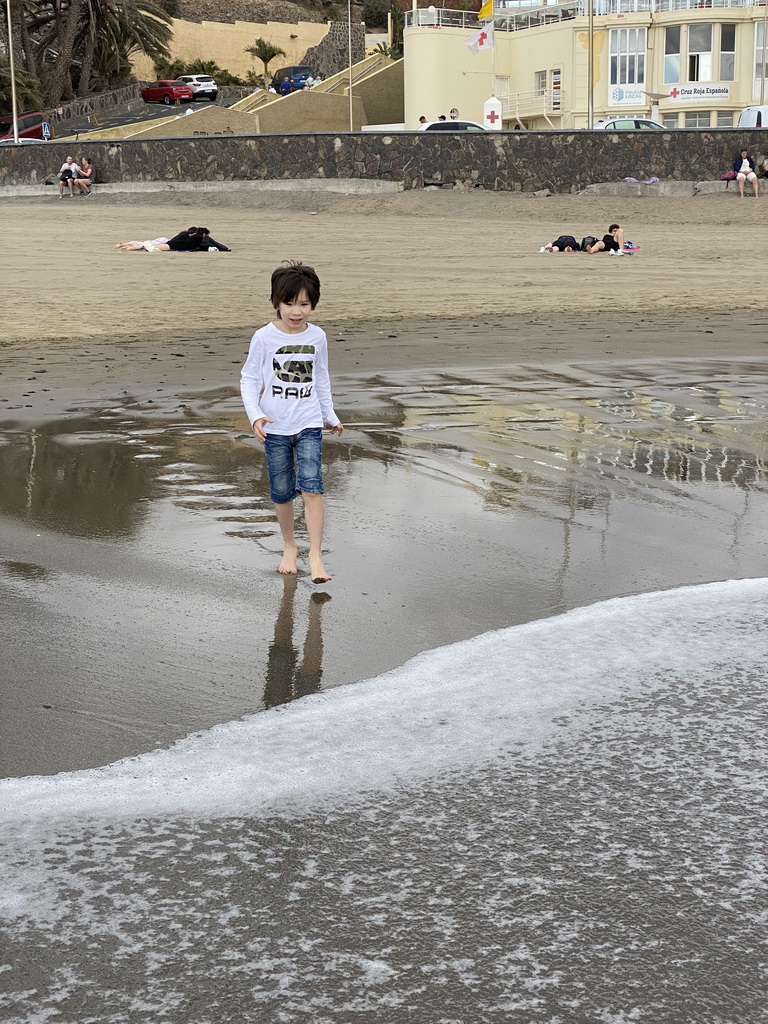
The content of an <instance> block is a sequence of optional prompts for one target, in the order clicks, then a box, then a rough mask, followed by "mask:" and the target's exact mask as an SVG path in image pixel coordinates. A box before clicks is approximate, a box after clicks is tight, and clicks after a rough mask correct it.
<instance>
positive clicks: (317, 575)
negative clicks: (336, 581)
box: [309, 555, 332, 583]
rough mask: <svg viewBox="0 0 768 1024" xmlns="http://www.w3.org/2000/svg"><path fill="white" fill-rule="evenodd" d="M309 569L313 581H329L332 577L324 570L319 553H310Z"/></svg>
mask: <svg viewBox="0 0 768 1024" xmlns="http://www.w3.org/2000/svg"><path fill="white" fill-rule="evenodd" d="M309 571H310V574H311V576H312V582H313V583H330V582H331V579H332V577H331V576H329V575H328V573H327V572H326V571H325V566H324V565H323V560H322V558H321V557H320V555H312V556H310V559H309Z"/></svg>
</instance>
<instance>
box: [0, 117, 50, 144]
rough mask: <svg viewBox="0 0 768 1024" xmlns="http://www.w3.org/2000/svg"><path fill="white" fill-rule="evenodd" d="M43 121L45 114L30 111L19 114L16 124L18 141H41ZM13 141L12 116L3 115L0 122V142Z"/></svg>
mask: <svg viewBox="0 0 768 1024" xmlns="http://www.w3.org/2000/svg"><path fill="white" fill-rule="evenodd" d="M43 121H45V114H42V113H41V112H40V111H39V110H38V111H30V112H28V113H26V114H19V116H18V117H17V118H16V123H17V125H18V129H19V138H20V139H42V137H43ZM4 139H11V140H12V139H13V116H12V115H11V114H7V115H5V116H4V117H3V118H2V119H1V120H0V140H4Z"/></svg>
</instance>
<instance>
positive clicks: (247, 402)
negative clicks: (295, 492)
mask: <svg viewBox="0 0 768 1024" xmlns="http://www.w3.org/2000/svg"><path fill="white" fill-rule="evenodd" d="M240 393H241V395H242V396H243V405H244V406H245V411H246V412H247V413H248V422H249V423H250V424H251V426H253V422H254V420H258V419H261V418H262V417H263V416H266V417H267V419H270V420H272V423H266V424H265V425H264V429H265V430H266V432H267V433H268V434H298V433H299V432H300V431H302V430H306V429H307V427H320V428H322V427H323V425H324V424H326V423H327V424H328V426H330V427H335V426H337V425H338V423H339V422H340V420H339V417H338V416H337V415H336V413H335V412H334V409H333V399H332V397H331V379H330V377H329V375H328V339H327V338H326V336H325V331H322V330H321V329H320V328H319V327H316V326H315V324H311V323H308V324H307V329H306V330H305V331H301V332H300V333H299V334H286V333H285V331H281V330H280V329H279V328H277V327H276V326H275V325H274V324H273V323H269V324H267V325H266V327H262V328H260V329H259V330H258V331H256V333H255V334H254V336H253V337H252V338H251V347H250V349H249V350H248V358H247V359H246V361H245V365H244V366H243V370H242V373H241V375H240Z"/></svg>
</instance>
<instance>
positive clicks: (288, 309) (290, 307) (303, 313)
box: [277, 288, 312, 334]
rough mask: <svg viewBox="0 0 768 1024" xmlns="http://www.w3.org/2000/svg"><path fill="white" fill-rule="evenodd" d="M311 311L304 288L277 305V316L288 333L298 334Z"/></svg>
mask: <svg viewBox="0 0 768 1024" xmlns="http://www.w3.org/2000/svg"><path fill="white" fill-rule="evenodd" d="M311 312H312V303H311V302H310V301H309V296H308V295H307V292H306V289H304V288H302V290H301V291H300V292H299V294H298V295H297V296H295V298H293V299H291V300H290V301H289V302H281V303H280V304H279V305H278V307H277V316H278V319H279V320H280V324H281V326H282V328H283V330H284V331H287V332H288V334H299V333H300V332H301V331H303V330H304V329H305V328H306V325H307V320H309V317H310V314H311Z"/></svg>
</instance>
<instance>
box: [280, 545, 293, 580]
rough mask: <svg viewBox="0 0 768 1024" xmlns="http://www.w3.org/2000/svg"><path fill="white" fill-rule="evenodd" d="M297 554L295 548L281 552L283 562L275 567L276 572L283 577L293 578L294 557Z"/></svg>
mask: <svg viewBox="0 0 768 1024" xmlns="http://www.w3.org/2000/svg"><path fill="white" fill-rule="evenodd" d="M297 555H298V552H297V550H296V548H295V547H292V548H286V549H285V550H284V551H283V560H282V561H281V562H280V565H278V567H277V571H278V572H279V573H281V574H282V575H283V576H295V575H296V572H297V571H298V570H297V569H296V557H297Z"/></svg>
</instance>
